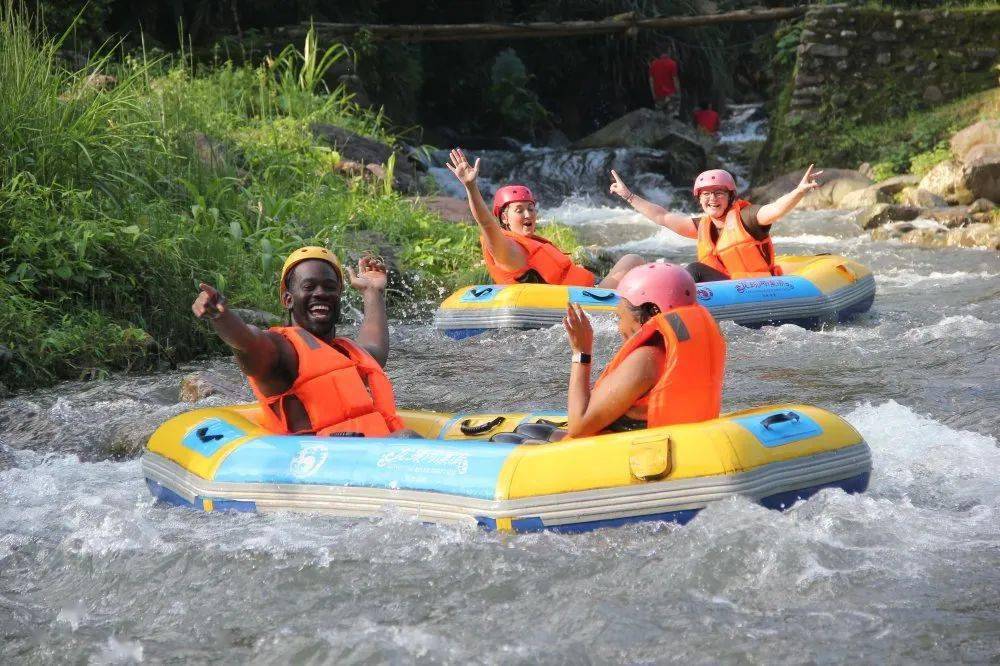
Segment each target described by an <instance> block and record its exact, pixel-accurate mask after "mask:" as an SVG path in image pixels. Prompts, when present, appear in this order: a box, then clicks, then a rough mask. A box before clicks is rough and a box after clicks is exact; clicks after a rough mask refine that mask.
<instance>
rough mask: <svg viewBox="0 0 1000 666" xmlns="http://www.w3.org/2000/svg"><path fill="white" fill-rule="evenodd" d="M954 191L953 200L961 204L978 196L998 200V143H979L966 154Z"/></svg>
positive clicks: (999, 199)
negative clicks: (959, 181)
mask: <svg viewBox="0 0 1000 666" xmlns="http://www.w3.org/2000/svg"><path fill="white" fill-rule="evenodd" d="M956 193H957V194H956V200H955V202H956V203H961V204H968V203H971V202H972V201H973V200H975V199H980V198H983V199H990V200H991V201H1000V144H995V143H986V144H980V145H978V146H975V147H974V148H972V149H971V150H970V151H969V152H968V153H967V154H966V156H965V163H964V164H963V165H962V176H961V183H960V185H959V186H957V187H956Z"/></svg>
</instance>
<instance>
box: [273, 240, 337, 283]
mask: <svg viewBox="0 0 1000 666" xmlns="http://www.w3.org/2000/svg"><path fill="white" fill-rule="evenodd" d="M307 259H319V260H320V261H325V262H326V263H328V264H330V265H331V266H333V270H335V271H337V277H339V278H340V281H341V282H343V281H344V271H343V269H341V267H340V261H339V260H338V259H337V255H335V254H334V253H333V252H330V251H329V250H328V249H326V248H325V247H317V246H315V245H310V246H308V247H301V248H299V249H298V250H295V252H292V253H291V254H290V255H288V259H285V265H284V266H282V267H281V280H280V281H279V282H278V288H279V289H284V288H285V278H286V277H288V272H289V271H290V270H292V269H293V268H295V267H296V266H297V265H299V264H300V263H302V262H303V261H305V260H307Z"/></svg>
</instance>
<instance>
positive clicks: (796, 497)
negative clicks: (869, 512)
mask: <svg viewBox="0 0 1000 666" xmlns="http://www.w3.org/2000/svg"><path fill="white" fill-rule="evenodd" d="M870 478H871V473H870V472H865V473H864V474H859V475H857V476H852V477H849V478H846V479H840V480H839V481H831V482H829V483H821V484H819V485H815V486H809V487H807V488H799V489H798V490H788V491H786V492H783V493H776V494H774V495H768V496H767V497H763V498H761V499H760V501H759V502H758V503H759V504H761V505H763V506H764V507H766V508H768V509H773V510H775V511H783V510H784V509H788V508H791V506H792V505H793V504H795V503H796V502H798V501H800V500H805V499H809V498H810V497H812V496H813V495H815V494H816V493H818V492H819V491H821V490H823V489H824V488H840V489H841V490H843V491H844V492H846V493H848V494H852V495H853V494H857V493H863V492H864V491H865V490H867V489H868V482H869V480H870ZM699 511H701V509H683V510H680V511H666V512H664V513H650V514H646V515H643V516H627V517H624V518H608V519H605V520H591V521H588V522H584V523H572V524H568V525H546V524H544V522H543V521H542V519H541V518H538V517H528V518H515V519H514V520H512V521H511V527H512V528H513V529H514V531H516V532H540V531H543V530H548V531H551V532H559V533H574V532H589V531H591V530H596V529H600V528H602V527H621V526H622V525H629V524H632V523H643V522H651V521H659V522H667V523H677V524H678V525H684V524H685V523H688V522H690V521H691V519H692V518H694V517H695V516H696V515H698V512H699ZM476 522H477V523H478V524H479V525H480V526H481V527H484V528H486V529H487V530H496V528H497V523H496V520H495V519H494V518H487V517H486V516H477V518H476Z"/></svg>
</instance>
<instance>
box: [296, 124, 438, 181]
mask: <svg viewBox="0 0 1000 666" xmlns="http://www.w3.org/2000/svg"><path fill="white" fill-rule="evenodd" d="M309 129H310V131H311V132H312V133H313V136H314V137H315V138H316V139H317V140H319V141H322V142H324V143H326V144H327V145H329V146H330V147H331V148H333V149H334V150H336V151H337V152H338V153H339V154H340V156H341V158H342V160H343V161H344V162H347V163H354V164H359V165H362V170H360V171H357V170H356V171H354V172H355V173H360V174H361V175H364V174H365V173H371V174H373V175H377V174H376V172H378V171H379V170H381V171H380V172H381V173H382V174H383V176H384V175H385V169H386V164H387V162H388V160H389V157H390V156H391V155H392V154H393V153H395V154H396V166H395V170H394V171H393V187H395V188H396V189H398V190H400V191H403V192H409V193H413V194H416V193H418V192H419V189H420V179H419V177H418V176H417V168H418V167H417V165H416V164H415V163H414V161H413V160H412V159H411V158H410V157H409V156H408V155H405V154H402V153H400V152H397V151H395V150H394V149H393V148H391V147H390V146H387V145H386V144H384V143H381V142H379V141H376V140H374V139H369V138H368V137H364V136H361V135H360V134H355V133H354V132H351V131H350V130H346V129H344V128H343V127H337V126H336V125H328V124H326V123H313V124H312V125H310V126H309ZM369 165H373V166H375V167H377V168H376V169H374V170H373V169H368V166H369ZM352 166H353V164H351V165H350V166H343V165H342V166H341V167H340V169H341V170H342V171H345V172H351V170H350V169H351V167H352Z"/></svg>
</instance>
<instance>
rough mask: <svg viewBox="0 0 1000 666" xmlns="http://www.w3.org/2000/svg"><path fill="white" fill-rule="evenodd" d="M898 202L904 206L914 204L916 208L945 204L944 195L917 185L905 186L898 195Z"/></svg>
mask: <svg viewBox="0 0 1000 666" xmlns="http://www.w3.org/2000/svg"><path fill="white" fill-rule="evenodd" d="M899 203H901V204H903V205H904V206H916V207H917V208H936V207H938V206H945V205H947V203H948V202H947V201H945V200H944V197H941V196H938V195H937V194H934V193H933V192H928V191H927V190H923V189H921V188H919V187H907V188H906V189H904V190H903V191H902V193H901V194H900V197H899Z"/></svg>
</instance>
